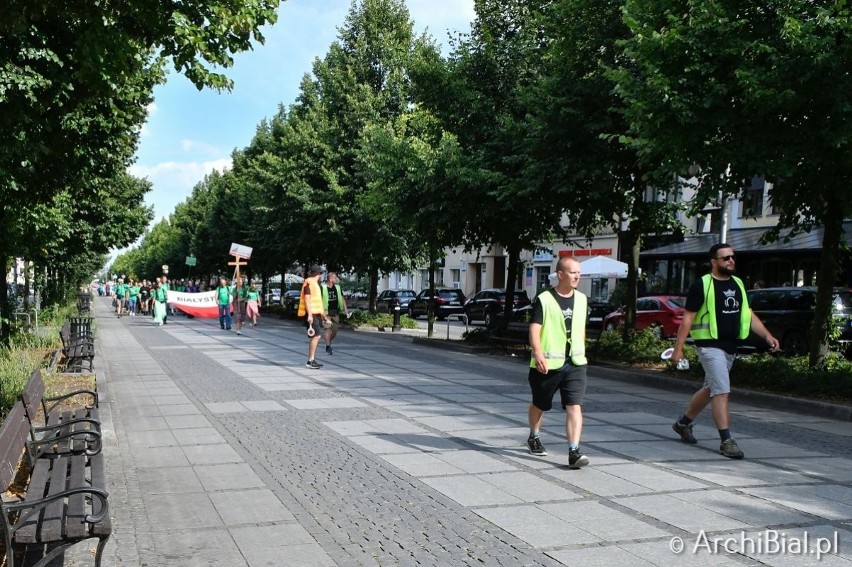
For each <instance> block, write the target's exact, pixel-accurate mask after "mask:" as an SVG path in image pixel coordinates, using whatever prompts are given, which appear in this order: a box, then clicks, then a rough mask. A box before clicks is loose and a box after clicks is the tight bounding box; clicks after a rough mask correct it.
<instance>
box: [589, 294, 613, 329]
mask: <svg viewBox="0 0 852 567" xmlns="http://www.w3.org/2000/svg"><path fill="white" fill-rule="evenodd" d="M616 309H618V307H616V306H615V305H613V304H612V303H607V302H605V301H590V302H589V317H588V318H587V319H586V328H587V329H596V330H598V331H602V330H603V328H604V327H603V320H604V318H605V317H606V316H607V315H609V314H610V313H612V312H613V311H615V310H616Z"/></svg>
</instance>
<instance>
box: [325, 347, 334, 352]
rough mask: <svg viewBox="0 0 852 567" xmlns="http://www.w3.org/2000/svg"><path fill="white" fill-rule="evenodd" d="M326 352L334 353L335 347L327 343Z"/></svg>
mask: <svg viewBox="0 0 852 567" xmlns="http://www.w3.org/2000/svg"><path fill="white" fill-rule="evenodd" d="M325 353H326V354H334V349H333V348H331V345H325Z"/></svg>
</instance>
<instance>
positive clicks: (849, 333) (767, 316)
mask: <svg viewBox="0 0 852 567" xmlns="http://www.w3.org/2000/svg"><path fill="white" fill-rule="evenodd" d="M816 292H817V288H815V287H767V288H763V289H752V290H749V291H748V302H749V306H750V307H751V309H752V311H754V313H755V314H757V316H758V317H760V320H761V321H763V324H764V325H765V326H766V328H767V329H769V332H770V333H772V334H773V335H774V336H775V338H777V339H778V341H779V342H780V343H781V350H783V351H784V352H786V353H789V354H804V353H806V352H807V351H808V336H809V335H810V332H811V325H813V320H814V306H815V305H816ZM832 301H833V305H832V309H833V315H834V316H835V320H836V323H837V332H838V339H837V340H838V343H839V344H840V345H841V346H842V347H844V350H847V351H848V350H849V347H850V345H852V290H848V289H838V290H835V292H834V297H833V300H832ZM747 344H748V345H750V346H754V347H756V348H758V349H762V350H765V349H766V343H765V341H763V340H762V339H761V338H760V337H757V336H755V335H754V334H753V333H752V335H750V336H749V338H748V341H747Z"/></svg>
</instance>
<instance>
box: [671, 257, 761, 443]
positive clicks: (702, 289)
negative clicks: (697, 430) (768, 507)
mask: <svg viewBox="0 0 852 567" xmlns="http://www.w3.org/2000/svg"><path fill="white" fill-rule="evenodd" d="M709 257H710V269H711V271H710V273H709V274H706V275H705V276H703V277H701V278H699V279H697V280H695V282H693V283H692V285H691V286H690V288H689V291H688V292H687V296H686V305H685V306H684V313H683V321H682V322H681V324H680V328H679V329H678V332H677V340H676V342H675V346H674V352H673V353H672V358H671V359H672V361H674V362H675V363H678V362H680V360H681V359H682V358H683V345H684V343H685V342H686V337H687V335H689V336H691V337H692V339H693V341H695V349H696V350H697V351H698V359H699V360H700V361H701V366H702V367H703V368H704V385H703V386H702V387H701V389H700V390H698V391H697V392H696V393H695V394H694V395H693V396H692V399H691V400H690V402H689V405H688V406H687V408H686V411H685V412H684V414H683V415H682V416H681V417H680V419H678V420H677V421H676V422H675V423H674V425H672V428H673V429H674V430H675V432H676V433H677V434H678V435H680V439H681V441H683V442H684V443H697V442H698V441H697V440H696V439H695V436H694V435H693V434H692V428H693V426H694V425H695V424H694V420H695V418H696V417H698V414H699V413H701V411H702V410H703V409H704V408H705V407H706V406H707V404H708V403H709V404H710V407H711V410H712V412H713V421H714V422H715V423H716V428H717V429H718V430H719V438H720V439H721V445H720V446H719V452H720V453H721V454H722V455H724V456H726V457H728V458H731V459H742V458H743V452H742V451H741V450H740V448H739V446H738V445H737V442H736V441H735V440H734V439H733V438H732V437H731V432H730V429H729V423H730V414H729V409H728V395H729V394H730V393H731V377H730V371H731V366H732V365H733V364H734V358H735V357H736V354H737V344H738V343H739V342H740V341H742V340H744V339H746V338H747V337H748V335H749V332H750V331H754V333H755V334H757V335H758V336H760V337H762V338H763V339H764V340H765V341H766V344H768V345H769V347H770V348H771V349H772V350H778V339H776V338H775V337H773V336H772V334H771V333H770V332H769V331H768V330H767V329H766V327H765V326H764V325H763V323H762V322H761V320H760V319H758V317H757V315H755V314H754V313H753V312H752V310H751V308H750V307H749V304H748V296H747V295H746V290H745V285H744V284H743V282H742V280H741V279H739V278H738V277H737V276H735V275H734V271H735V268H736V258H735V255H734V250H733V248H731V247H730V246H729V245H727V244H722V243H720V244H714V245H713V246H711V247H710V252H709Z"/></svg>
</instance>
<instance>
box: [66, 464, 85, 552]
mask: <svg viewBox="0 0 852 567" xmlns="http://www.w3.org/2000/svg"><path fill="white" fill-rule="evenodd" d="M85 483H86V459H85V458H84V457H82V456H75V457H73V458H72V459H71V474H70V476H69V483H68V486H74V487H76V486H84V485H85ZM85 517H86V495H85V494H75V495H73V496H70V497H69V498H68V512H67V515H66V518H65V536H66V537H68V538H81V537H85V536H86V534H87V527H86V523H85V522H84V519H85Z"/></svg>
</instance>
